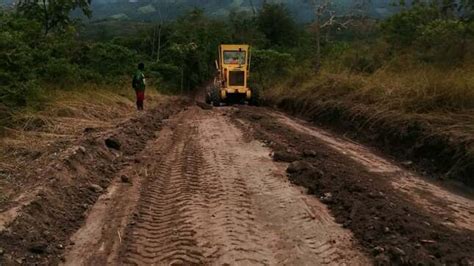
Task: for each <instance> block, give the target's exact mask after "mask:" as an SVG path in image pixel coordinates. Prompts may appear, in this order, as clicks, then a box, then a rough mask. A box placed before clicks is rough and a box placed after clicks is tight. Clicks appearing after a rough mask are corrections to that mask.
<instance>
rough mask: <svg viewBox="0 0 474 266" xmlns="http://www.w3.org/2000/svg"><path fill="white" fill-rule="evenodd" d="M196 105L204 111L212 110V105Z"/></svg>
mask: <svg viewBox="0 0 474 266" xmlns="http://www.w3.org/2000/svg"><path fill="white" fill-rule="evenodd" d="M196 105H197V106H199V107H200V108H201V109H203V110H212V105H209V104H207V103H204V102H200V101H196Z"/></svg>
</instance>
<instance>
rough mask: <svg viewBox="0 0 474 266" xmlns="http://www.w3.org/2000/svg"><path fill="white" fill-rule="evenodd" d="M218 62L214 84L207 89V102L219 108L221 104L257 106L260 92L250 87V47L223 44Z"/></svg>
mask: <svg viewBox="0 0 474 266" xmlns="http://www.w3.org/2000/svg"><path fill="white" fill-rule="evenodd" d="M218 54H219V56H218V60H216V68H217V74H216V77H215V78H214V82H213V84H212V85H211V86H210V87H208V88H207V91H206V102H207V103H208V104H211V103H212V104H213V105H214V106H219V105H220V104H221V103H232V102H235V103H243V102H245V101H247V102H248V103H249V104H253V105H257V104H258V101H259V91H258V90H257V89H255V88H254V89H251V88H250V87H249V84H248V83H249V82H248V81H249V73H250V59H251V56H250V47H249V45H243V44H242V45H238V44H222V45H220V46H219V50H218Z"/></svg>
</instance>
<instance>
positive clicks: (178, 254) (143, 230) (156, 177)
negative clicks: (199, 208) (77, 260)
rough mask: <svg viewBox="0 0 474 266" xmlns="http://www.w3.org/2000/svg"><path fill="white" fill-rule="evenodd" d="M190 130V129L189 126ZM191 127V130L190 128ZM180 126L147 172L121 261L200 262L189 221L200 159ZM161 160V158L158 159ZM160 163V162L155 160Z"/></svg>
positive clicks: (140, 262) (133, 262) (148, 262)
mask: <svg viewBox="0 0 474 266" xmlns="http://www.w3.org/2000/svg"><path fill="white" fill-rule="evenodd" d="M190 129H191V128H190ZM191 130H193V129H191ZM187 133H189V132H186V131H184V129H183V128H179V129H178V130H177V132H176V134H175V135H174V137H173V145H171V146H169V147H170V149H169V150H167V151H166V150H161V151H162V152H164V154H162V155H159V154H152V155H151V156H157V164H156V165H155V167H154V168H152V172H151V173H149V175H150V178H149V180H148V182H147V183H146V184H145V187H144V191H143V193H142V197H141V202H140V205H139V211H138V220H137V224H136V225H135V226H134V227H133V229H132V231H131V235H129V236H128V238H129V243H128V244H127V250H126V253H125V256H124V262H125V263H130V264H140V265H145V264H147V265H150V264H156V263H160V262H166V263H173V262H181V263H186V264H200V263H202V262H203V256H202V254H201V251H200V249H199V247H198V246H197V244H196V241H195V239H194V234H195V233H194V231H193V229H192V225H191V223H190V221H189V218H190V217H191V215H190V213H189V212H190V211H191V208H192V207H193V206H194V205H195V202H194V200H193V195H194V194H196V192H197V190H198V189H199V188H198V182H199V181H198V180H197V176H196V175H195V174H193V172H196V170H197V168H198V165H199V162H197V161H196V158H197V157H195V156H194V155H193V154H194V153H195V149H194V147H193V146H192V145H191V143H192V142H191V141H192V139H191V138H190V135H191V134H187ZM158 159H160V160H158ZM158 162H159V163H158Z"/></svg>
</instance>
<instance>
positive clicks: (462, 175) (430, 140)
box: [266, 68, 474, 187]
mask: <svg viewBox="0 0 474 266" xmlns="http://www.w3.org/2000/svg"><path fill="white" fill-rule="evenodd" d="M468 72H469V69H468V68H463V69H461V70H456V71H454V70H452V71H447V72H443V71H441V70H435V69H424V70H418V71H414V70H413V71H411V70H406V71H405V72H399V73H398V72H397V73H395V72H392V71H390V70H381V71H379V72H376V73H374V74H372V75H370V76H363V75H360V74H350V73H338V74H332V73H325V72H323V73H321V74H320V75H318V76H314V77H310V78H308V77H306V78H304V79H296V78H295V79H293V80H290V81H288V82H287V83H285V84H282V85H279V86H277V87H276V88H274V89H272V90H267V91H266V100H267V103H268V104H269V105H272V106H276V107H277V108H279V109H282V110H284V111H286V112H288V113H290V114H293V115H297V116H300V117H302V118H304V119H306V120H309V121H311V122H313V123H317V124H319V125H324V126H327V127H329V128H332V129H334V130H336V131H338V132H340V133H342V134H344V135H345V136H349V137H350V138H353V139H357V140H359V141H362V142H365V143H368V144H371V145H372V146H376V147H378V148H379V149H380V150H382V151H383V152H384V153H387V154H390V155H393V156H395V157H397V158H398V159H400V160H401V161H404V164H405V165H406V166H408V167H413V168H415V169H417V170H419V171H423V172H424V171H428V172H429V173H431V174H432V175H435V176H437V177H438V178H439V179H452V180H456V181H461V182H463V183H464V184H466V185H468V186H471V187H474V179H473V173H474V90H473V86H474V79H473V77H472V75H469V74H468Z"/></svg>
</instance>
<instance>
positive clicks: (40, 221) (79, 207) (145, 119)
mask: <svg viewBox="0 0 474 266" xmlns="http://www.w3.org/2000/svg"><path fill="white" fill-rule="evenodd" d="M187 104H188V103H186V102H184V101H182V100H179V99H173V100H170V101H168V102H163V103H160V104H159V105H158V106H157V107H156V108H154V109H153V110H150V111H147V112H145V113H142V114H140V115H138V116H136V117H134V118H132V119H130V120H128V121H126V122H123V123H121V124H118V125H117V126H116V127H115V128H113V129H110V130H107V131H105V132H101V131H88V130H85V131H84V135H83V136H82V137H80V138H79V139H78V140H77V141H76V142H75V143H72V144H71V145H70V147H69V148H67V149H66V150H65V151H64V152H63V153H62V154H60V155H59V156H58V158H57V159H56V160H54V161H51V162H49V164H48V165H47V166H44V169H42V170H41V171H39V172H38V175H39V177H40V178H41V179H44V180H47V181H46V182H45V183H44V184H42V188H41V189H40V191H39V192H38V194H37V195H36V196H34V198H33V200H32V201H30V202H29V203H28V204H26V205H25V206H22V207H21V208H20V210H19V215H18V216H16V218H15V219H14V220H13V221H12V222H11V223H9V224H7V225H6V228H5V229H4V230H0V250H1V254H0V265H12V264H35V265H36V264H44V265H51V264H52V265H54V264H58V263H59V262H60V261H61V260H62V259H63V255H62V254H63V252H64V249H65V247H66V246H68V245H72V244H74V243H71V242H70V240H69V236H71V235H72V234H73V233H74V231H75V230H77V229H78V228H79V227H80V226H81V225H82V223H83V222H84V220H85V218H86V216H87V213H88V210H89V209H90V207H91V206H92V205H93V204H94V203H95V202H96V200H97V199H98V197H99V196H100V195H101V194H102V193H103V192H105V191H106V189H107V187H108V186H109V185H110V183H111V181H112V179H113V178H115V176H116V175H117V173H118V172H119V171H120V169H122V168H123V167H125V166H126V165H128V164H130V163H131V162H133V161H134V156H135V155H136V154H138V153H139V152H140V151H141V150H142V149H143V148H144V147H145V145H146V143H147V141H148V140H150V139H152V138H153V137H154V136H155V134H156V132H157V131H159V130H160V129H161V123H162V121H163V120H164V119H167V118H168V117H169V116H170V115H173V114H176V113H178V112H179V111H181V110H182V109H183V108H184V106H185V105H187ZM107 139H113V140H114V142H115V145H116V146H115V148H111V147H110V145H107V144H106V140H107ZM109 144H110V143H109ZM117 145H119V146H120V148H119V149H116V148H117ZM108 146H109V147H108Z"/></svg>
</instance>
